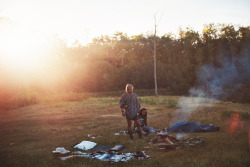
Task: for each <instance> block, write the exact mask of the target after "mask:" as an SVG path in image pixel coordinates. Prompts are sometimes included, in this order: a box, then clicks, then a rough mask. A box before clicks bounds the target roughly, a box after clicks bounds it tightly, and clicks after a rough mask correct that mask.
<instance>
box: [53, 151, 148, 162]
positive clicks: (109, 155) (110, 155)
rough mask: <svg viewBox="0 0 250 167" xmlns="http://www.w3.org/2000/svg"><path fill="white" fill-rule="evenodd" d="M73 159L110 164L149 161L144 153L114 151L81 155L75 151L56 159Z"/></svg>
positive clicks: (81, 153)
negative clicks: (80, 158)
mask: <svg viewBox="0 0 250 167" xmlns="http://www.w3.org/2000/svg"><path fill="white" fill-rule="evenodd" d="M74 157H84V158H91V159H97V160H100V161H109V162H111V163H115V162H127V161H129V160H131V159H139V160H142V159H150V156H148V155H147V154H146V153H145V152H144V151H141V152H134V153H120V152H116V151H107V152H105V151H103V152H94V153H83V152H81V151H76V152H72V153H71V154H69V155H65V156H62V155H61V156H57V158H60V159H61V160H67V159H70V158H74Z"/></svg>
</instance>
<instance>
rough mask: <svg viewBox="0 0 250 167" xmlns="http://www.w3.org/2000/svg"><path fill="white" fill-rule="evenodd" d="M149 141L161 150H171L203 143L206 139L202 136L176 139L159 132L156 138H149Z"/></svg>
mask: <svg viewBox="0 0 250 167" xmlns="http://www.w3.org/2000/svg"><path fill="white" fill-rule="evenodd" d="M149 143H151V144H154V145H156V146H157V149H158V150H160V151H170V150H176V149H180V148H184V147H191V146H195V145H199V144H202V143H204V139H203V137H201V136H197V137H194V138H190V139H176V138H175V137H173V136H170V135H167V134H158V135H157V137H156V138H155V139H151V140H149Z"/></svg>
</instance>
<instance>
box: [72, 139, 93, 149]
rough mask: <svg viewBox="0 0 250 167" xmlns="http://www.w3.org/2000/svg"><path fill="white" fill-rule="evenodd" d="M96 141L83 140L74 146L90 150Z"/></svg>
mask: <svg viewBox="0 0 250 167" xmlns="http://www.w3.org/2000/svg"><path fill="white" fill-rule="evenodd" d="M95 145H96V143H95V142H91V141H82V142H81V143H79V144H77V145H75V146H74V148H78V149H81V150H89V149H92V148H93V147H95Z"/></svg>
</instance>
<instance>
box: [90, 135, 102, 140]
mask: <svg viewBox="0 0 250 167" xmlns="http://www.w3.org/2000/svg"><path fill="white" fill-rule="evenodd" d="M88 137H89V138H91V139H96V138H97V137H100V136H99V135H93V134H88Z"/></svg>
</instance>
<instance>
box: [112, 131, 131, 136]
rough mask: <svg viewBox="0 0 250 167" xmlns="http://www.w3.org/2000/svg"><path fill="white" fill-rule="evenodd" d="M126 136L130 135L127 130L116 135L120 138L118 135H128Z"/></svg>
mask: <svg viewBox="0 0 250 167" xmlns="http://www.w3.org/2000/svg"><path fill="white" fill-rule="evenodd" d="M126 134H128V131H126V130H121V131H119V132H118V133H115V134H114V135H116V136H118V135H126Z"/></svg>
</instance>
